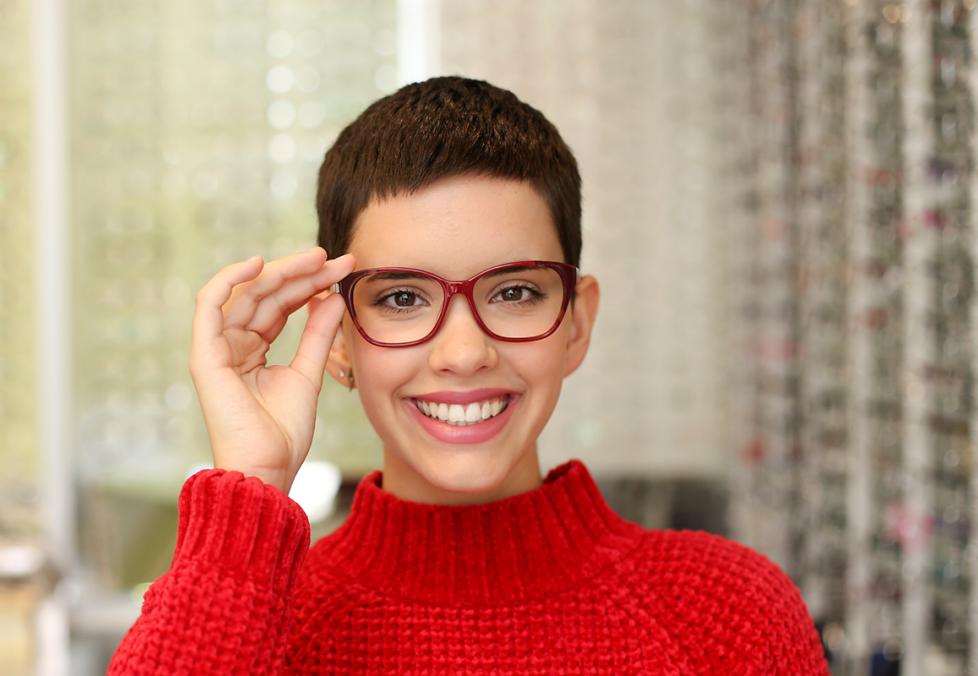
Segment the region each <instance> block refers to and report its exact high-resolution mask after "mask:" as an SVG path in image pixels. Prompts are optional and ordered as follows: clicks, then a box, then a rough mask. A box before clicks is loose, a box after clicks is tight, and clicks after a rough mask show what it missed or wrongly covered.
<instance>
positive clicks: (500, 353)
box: [329, 175, 598, 504]
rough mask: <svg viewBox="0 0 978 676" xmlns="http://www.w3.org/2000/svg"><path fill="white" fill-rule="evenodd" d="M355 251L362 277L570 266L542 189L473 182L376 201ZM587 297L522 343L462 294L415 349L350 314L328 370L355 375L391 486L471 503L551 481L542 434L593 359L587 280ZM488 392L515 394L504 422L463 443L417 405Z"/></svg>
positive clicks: (593, 287) (422, 496)
mask: <svg viewBox="0 0 978 676" xmlns="http://www.w3.org/2000/svg"><path fill="white" fill-rule="evenodd" d="M349 251H350V252H351V253H353V255H354V257H355V259H356V268H355V269H356V270H362V269H365V268H375V267H413V268H420V269H422V270H426V271H429V272H433V273H435V274H438V275H441V276H442V277H444V278H446V279H450V280H464V279H468V278H469V277H471V276H472V275H474V274H476V273H478V272H480V271H482V270H485V269H486V268H488V267H491V266H494V265H498V264H500V263H507V262H510V261H519V260H550V261H563V260H564V259H563V252H562V250H561V247H560V242H559V240H558V238H557V232H556V228H555V227H554V225H553V221H552V219H551V216H550V211H549V209H548V208H547V205H546V203H545V202H544V201H543V199H542V198H541V197H540V196H539V195H538V193H537V192H536V191H535V190H534V189H533V188H532V187H530V186H529V185H528V184H526V183H520V182H516V181H511V180H504V179H498V178H487V177H482V176H471V175H466V176H454V177H450V178H446V179H442V180H440V181H437V182H435V183H433V184H432V185H430V186H427V187H426V188H424V189H422V190H420V191H418V192H416V193H414V194H413V195H400V196H397V197H393V198H389V199H386V200H384V201H382V202H378V201H374V202H371V203H370V204H369V205H368V207H367V208H366V209H364V211H363V212H361V214H360V216H359V217H358V219H357V221H356V225H355V227H354V231H353V241H352V242H351V244H350V248H349ZM577 294H578V297H577V299H576V301H575V304H574V306H573V308H572V307H571V306H568V309H567V312H566V314H565V316H564V318H563V320H562V322H561V324H560V326H559V327H558V329H557V330H556V331H555V332H554V333H552V334H551V335H550V336H548V337H546V338H543V339H541V340H537V341H529V342H522V343H514V342H506V341H500V340H496V339H493V338H491V337H489V336H488V335H486V334H485V333H484V332H483V331H482V329H481V328H480V327H479V325H478V324H477V323H476V321H475V319H474V317H473V316H472V313H471V311H470V309H469V306H468V303H467V302H466V300H465V298H464V297H462V296H460V295H459V296H455V297H453V299H452V302H451V303H450V305H449V307H448V310H447V312H446V315H445V319H444V323H443V324H442V326H441V329H440V330H439V331H438V333H437V334H435V336H434V337H433V338H431V339H430V340H429V341H427V342H425V343H422V344H420V345H415V346H412V347H398V348H389V347H386V348H385V347H377V346H375V345H372V344H370V343H369V342H367V341H366V340H364V339H363V337H362V336H361V335H360V334H359V333H358V332H357V330H356V328H355V327H354V326H353V323H352V320H351V319H350V316H349V313H347V314H346V315H344V318H343V325H342V329H341V331H339V332H338V333H337V337H336V340H335V341H334V344H333V349H332V351H331V355H330V366H329V370H330V371H331V372H332V373H333V375H334V377H336V375H337V373H338V371H339V370H340V369H343V370H345V371H348V370H349V369H350V368H352V370H353V373H354V376H355V379H356V387H357V389H358V390H359V392H360V400H361V401H362V403H363V407H364V410H365V411H366V414H367V417H368V418H369V419H370V422H371V424H372V425H373V427H374V429H375V430H376V431H377V434H378V435H379V436H380V438H381V441H382V442H383V448H384V478H383V487H384V489H385V490H387V491H390V492H391V493H393V494H395V495H397V496H398V497H400V498H402V499H406V500H412V501H415V502H427V503H440V504H471V503H479V502H487V501H489V500H495V499H501V498H503V497H508V496H510V495H516V494H518V493H522V492H524V491H527V490H530V489H532V488H535V487H536V486H538V485H539V484H540V468H539V462H538V459H537V448H536V442H537V437H538V436H539V435H540V432H541V431H542V430H543V427H544V425H545V424H546V422H547V420H548V419H549V418H550V415H551V413H552V412H553V409H554V406H555V405H556V404H557V399H558V396H559V395H560V386H561V382H562V381H563V379H564V377H565V376H567V375H569V374H570V373H571V372H573V371H574V370H575V369H576V368H577V367H578V365H579V364H580V363H581V361H582V360H583V358H584V355H585V353H586V352H587V345H588V340H589V338H590V332H591V326H592V324H593V322H594V316H595V313H596V311H597V305H598V286H597V281H596V280H595V279H594V278H593V277H591V276H589V275H586V276H583V277H582V278H581V279H580V280H579V281H578V284H577ZM338 380H340V382H343V383H345V382H346V380H345V379H341V378H338ZM482 388H500V389H502V390H506V391H507V392H509V393H511V397H510V403H509V407H510V409H511V410H510V411H509V412H508V414H507V412H505V411H504V412H503V416H505V423H504V424H503V425H502V426H501V428H499V429H498V431H496V433H495V434H494V435H492V436H491V437H490V438H488V439H484V440H479V441H476V442H474V443H458V442H454V441H451V440H448V439H446V438H445V436H444V435H436V434H433V433H432V431H431V430H432V427H431V424H430V423H428V422H427V421H426V420H424V419H422V418H421V415H420V413H419V412H418V411H417V409H416V405H415V400H416V399H417V398H419V397H421V395H424V394H428V393H436V392H446V391H447V392H462V393H465V392H470V391H472V390H476V389H482ZM490 422H491V421H490ZM436 424H438V425H440V424H442V423H436ZM482 424H487V423H482ZM436 431H437V430H436Z"/></svg>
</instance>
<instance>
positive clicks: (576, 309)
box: [564, 275, 601, 378]
mask: <svg viewBox="0 0 978 676" xmlns="http://www.w3.org/2000/svg"><path fill="white" fill-rule="evenodd" d="M600 300H601V290H600V288H599V287H598V280H597V279H596V278H595V277H594V276H593V275H584V276H583V277H581V278H580V279H579V280H577V296H576V298H575V299H574V304H573V306H571V307H568V311H569V312H570V313H571V332H570V338H569V339H568V341H567V361H566V363H565V365H564V377H565V378H566V377H567V376H569V375H570V374H571V373H573V372H574V371H576V370H577V367H578V366H580V365H581V362H583V361H584V357H585V356H586V355H587V348H588V345H590V343H591V330H592V329H593V328H594V321H595V319H596V318H597V316H598V303H599V301H600Z"/></svg>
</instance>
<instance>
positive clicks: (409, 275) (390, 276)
mask: <svg viewBox="0 0 978 676" xmlns="http://www.w3.org/2000/svg"><path fill="white" fill-rule="evenodd" d="M536 269H537V266H535V265H517V266H514V267H511V268H502V269H501V270H494V271H493V272H490V273H489V274H487V275H486V277H498V276H499V275H508V274H509V273H511V272H523V271H524V270H536ZM370 279H371V280H372V281H383V280H398V279H422V276H421V275H419V274H418V273H416V272H377V273H375V274H372V275H370Z"/></svg>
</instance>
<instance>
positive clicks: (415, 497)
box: [382, 446, 543, 505]
mask: <svg viewBox="0 0 978 676" xmlns="http://www.w3.org/2000/svg"><path fill="white" fill-rule="evenodd" d="M453 470H454V471H453ZM437 472H438V474H439V478H440V479H442V480H441V481H439V482H438V483H436V482H435V480H433V479H432V478H429V477H430V473H426V472H423V471H419V469H417V468H416V467H415V466H413V465H411V464H409V463H408V462H407V461H406V460H405V458H404V455H403V454H401V453H399V452H398V451H396V450H391V449H388V448H387V447H386V446H385V447H384V471H383V485H382V488H383V489H384V490H385V491H387V492H388V493H390V494H391V495H393V496H395V497H397V498H399V499H401V500H409V501H411V502H421V503H425V504H430V505H479V504H483V503H487V502H493V501H495V500H503V499H505V498H509V497H512V496H514V495H519V494H521V493H526V492H527V491H531V490H533V489H534V488H539V487H540V485H541V484H542V483H543V479H542V478H541V476H540V460H539V457H538V455H537V449H536V447H535V446H534V447H533V448H532V449H530V450H529V451H527V452H524V453H523V454H522V455H521V457H520V459H519V461H518V462H517V463H516V465H515V466H513V467H512V468H510V470H509V471H508V472H507V473H506V475H505V476H503V477H502V478H500V479H494V478H493V477H492V472H491V471H486V472H473V471H472V470H471V469H470V466H469V465H468V464H467V463H460V466H459V467H458V468H457V469H455V468H453V467H452V466H451V465H450V464H447V463H446V465H445V466H442V467H439V468H438V470H437Z"/></svg>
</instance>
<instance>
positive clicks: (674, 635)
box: [109, 77, 827, 674]
mask: <svg viewBox="0 0 978 676" xmlns="http://www.w3.org/2000/svg"><path fill="white" fill-rule="evenodd" d="M580 205H581V193H580V177H579V174H578V171H577V166H576V162H575V160H574V157H573V155H572V154H571V152H570V150H569V148H568V147H567V146H566V144H565V143H564V142H563V140H562V139H561V138H560V135H559V134H558V132H557V130H556V129H555V128H554V127H553V125H552V124H550V123H549V122H548V121H547V120H546V119H545V118H544V117H543V116H542V115H541V114H540V113H539V112H538V111H537V110H535V109H533V108H531V107H530V106H528V105H526V104H525V103H523V102H521V101H519V100H518V99H517V98H516V97H515V96H514V95H513V94H512V93H510V92H508V91H505V90H502V89H499V88H496V87H493V86H492V85H490V84H488V83H486V82H483V81H477V80H470V79H465V78H461V77H441V78H434V79H431V80H428V81H426V82H422V83H415V84H411V85H408V86H406V87H404V88H402V89H401V90H399V91H397V92H395V93H394V94H392V95H390V96H388V97H385V98H383V99H381V100H379V101H377V102H375V103H374V104H372V105H371V106H370V107H369V108H368V109H367V110H366V111H364V113H363V114H361V115H360V117H359V118H357V120H355V121H354V122H353V123H352V124H350V125H349V126H348V127H347V128H346V129H345V130H344V131H343V133H342V134H340V136H339V138H338V139H337V141H336V143H335V144H334V145H333V146H332V148H330V150H329V151H328V152H327V154H326V157H325V159H324V162H323V165H322V168H321V170H320V175H319V186H318V193H317V213H318V216H319V227H320V229H319V243H320V244H321V245H322V248H318V247H317V248H315V249H313V250H311V251H307V252H303V253H299V254H295V255H292V256H287V257H285V258H283V259H280V260H276V261H272V262H270V263H268V264H267V265H264V264H263V263H262V261H261V259H260V258H259V257H255V258H252V259H249V260H247V261H243V262H240V263H236V264H234V265H230V266H228V267H227V268H225V269H223V270H221V271H220V272H219V273H218V274H217V275H216V276H215V277H214V278H213V279H211V280H210V281H209V282H208V283H207V284H206V285H205V286H204V287H203V288H202V289H201V291H200V293H199V294H198V297H197V308H196V311H195V315H194V325H193V344H192V349H191V355H190V366H191V373H192V375H193V379H194V384H195V386H196V389H197V393H198V397H199V399H200V403H201V407H202V409H203V412H204V417H205V421H206V424H207V429H208V432H209V435H210V441H211V446H212V451H213V455H214V467H215V468H214V469H209V470H203V471H201V472H198V473H197V474H195V475H193V476H192V477H190V478H189V479H188V480H187V481H186V483H185V485H184V487H183V490H182V491H181V495H180V502H179V509H180V522H179V530H178V536H177V545H176V551H175V553H174V558H173V563H172V565H171V568H170V570H169V571H168V572H167V573H166V574H165V575H163V576H162V577H161V578H160V579H159V580H157V581H156V582H155V583H154V584H153V585H152V586H151V587H150V588H149V590H148V591H147V593H146V595H145V597H144V603H143V609H142V614H141V616H140V618H139V619H138V620H137V622H136V623H135V625H134V626H133V627H132V628H131V629H130V631H129V633H128V634H127V635H126V637H125V638H124V639H123V641H122V643H121V645H120V646H119V648H118V650H117V652H116V654H115V656H114V657H113V661H112V664H111V665H110V669H109V673H156V672H158V673H168V674H169V673H177V672H183V671H188V672H193V673H279V672H287V673H316V672H329V673H362V672H369V673H390V672H398V673H401V672H403V673H540V674H553V673H575V674H576V673H594V674H627V673H643V674H648V673H652V674H717V673H736V674H761V673H765V674H766V673H785V674H825V673H827V668H826V663H825V659H824V657H823V654H822V650H821V647H820V644H819V639H818V636H817V634H816V631H815V628H814V626H813V623H812V621H811V618H810V617H809V615H808V612H807V610H806V608H805V606H804V603H803V601H802V599H801V597H800V595H799V593H798V590H797V589H796V588H795V586H794V585H793V584H792V583H791V581H790V580H789V579H788V578H787V576H785V575H784V573H783V572H782V571H780V570H779V569H778V568H777V566H775V565H774V564H773V563H771V562H770V561H768V560H767V559H766V558H764V557H763V556H761V555H760V554H757V553H755V552H753V551H751V550H750V549H748V548H746V547H743V546H741V545H738V544H736V543H734V542H731V541H729V540H726V539H723V538H721V537H718V536H714V535H709V534H706V533H698V532H690V531H683V532H675V531H653V530H648V531H647V530H644V529H643V528H641V527H639V526H638V525H636V524H633V523H630V522H628V521H625V520H624V519H621V518H620V517H618V516H617V515H616V514H615V513H614V512H613V511H612V510H611V509H610V508H609V507H608V505H607V504H606V503H605V501H604V500H603V499H602V497H601V494H600V493H599V492H598V490H597V487H596V485H595V483H594V481H593V479H592V477H591V475H590V473H589V471H588V469H587V468H586V466H585V465H584V464H583V463H581V462H580V461H578V460H570V461H568V462H566V463H564V464H562V465H560V466H559V467H556V468H554V469H552V470H551V471H550V472H549V473H548V474H547V475H546V476H545V477H541V473H540V467H539V459H538V455H537V438H538V436H539V435H540V433H541V431H542V430H543V427H544V425H545V424H546V422H547V420H548V419H549V418H550V415H551V413H552V412H553V409H554V407H555V405H556V403H557V399H558V397H559V394H560V386H561V383H562V381H563V379H564V378H565V377H566V376H568V375H569V374H571V373H572V372H573V371H574V370H576V369H577V367H578V366H579V365H580V364H581V362H582V361H583V359H584V357H585V355H586V353H587V348H588V344H589V340H590V336H591V330H592V327H593V325H594V321H595V317H596V314H597V309H598V300H599V290H598V283H597V280H596V279H595V278H594V277H593V276H591V275H582V274H580V271H579V269H578V264H579V260H580V249H581V231H580V214H581V206H580ZM324 249H325V251H324ZM327 251H328V252H330V254H331V255H332V256H333V257H332V258H327V253H326V252H327ZM337 254H342V255H337ZM304 305H307V306H308V308H309V316H308V320H307V323H306V326H305V329H304V332H303V334H302V337H301V340H300V344H299V347H298V351H297V353H296V356H295V358H294V359H293V360H292V362H291V363H290V364H289V365H288V366H268V365H267V364H266V362H265V355H266V353H267V351H268V349H269V345H270V344H271V343H272V342H273V341H274V340H275V338H276V337H277V336H278V335H279V333H280V332H281V330H282V327H283V326H284V324H285V322H286V320H287V318H288V316H289V315H290V314H291V313H292V312H294V311H296V310H297V309H299V308H301V307H302V306H304ZM326 371H328V372H329V373H330V375H331V376H332V377H333V378H335V379H336V380H337V381H339V382H340V383H343V384H344V385H346V386H348V387H351V388H354V387H355V388H356V389H357V390H358V392H359V395H360V399H361V401H362V403H363V406H364V410H365V411H366V413H367V416H368V418H369V420H370V422H371V424H372V425H373V427H374V429H375V430H376V431H377V434H378V436H379V437H380V438H381V440H382V442H383V449H384V455H383V470H382V471H374V472H373V473H371V474H370V475H368V476H367V477H365V478H364V479H363V480H362V482H361V483H360V485H359V486H358V488H357V492H356V496H355V498H354V503H353V507H352V511H351V513H350V515H349V517H348V519H347V520H346V522H345V523H344V524H343V525H342V526H341V527H340V528H339V529H338V530H337V531H335V532H334V533H332V534H330V535H328V536H326V537H324V538H322V539H321V540H319V541H318V542H316V543H315V544H314V545H313V546H312V548H311V549H310V548H309V537H310V530H309V523H308V519H307V518H306V516H305V514H304V513H303V512H302V510H301V509H300V508H299V506H298V505H297V504H296V503H295V502H293V501H292V500H290V499H289V498H288V497H287V496H288V492H289V488H290V486H291V484H292V481H293V479H294V478H295V475H296V472H297V471H298V469H299V466H300V465H301V464H302V462H303V460H304V459H305V457H306V454H307V453H308V450H309V447H310V444H311V440H312V435H313V428H314V422H315V412H316V402H317V399H318V396H319V393H320V390H321V387H322V379H323V374H324V373H325V372H326Z"/></svg>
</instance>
